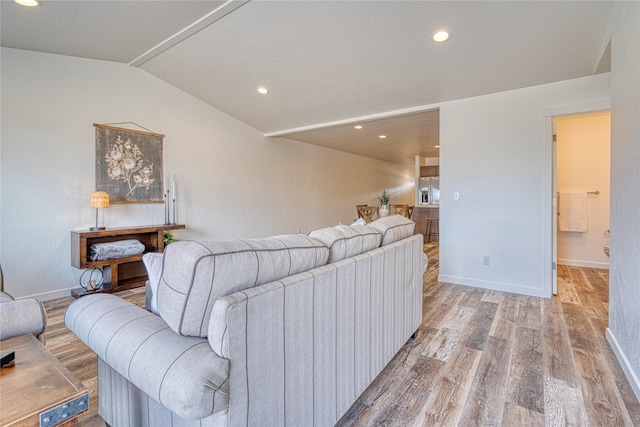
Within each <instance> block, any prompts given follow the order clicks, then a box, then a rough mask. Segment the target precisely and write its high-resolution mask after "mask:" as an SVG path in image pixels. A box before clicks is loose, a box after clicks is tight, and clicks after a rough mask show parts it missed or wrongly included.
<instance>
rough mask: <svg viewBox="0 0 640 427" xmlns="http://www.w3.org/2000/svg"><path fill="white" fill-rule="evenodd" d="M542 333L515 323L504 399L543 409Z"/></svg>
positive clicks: (530, 408) (530, 407)
mask: <svg viewBox="0 0 640 427" xmlns="http://www.w3.org/2000/svg"><path fill="white" fill-rule="evenodd" d="M541 335H542V334H541V333H540V331H538V330H535V329H529V328H524V327H518V329H517V330H516V341H515V346H514V350H513V356H512V357H511V368H510V372H509V384H508V389H507V401H509V402H512V403H514V404H516V405H518V406H521V407H523V408H525V409H529V410H531V411H535V412H539V413H541V414H543V413H544V381H543V374H542V373H543V367H542V343H541Z"/></svg>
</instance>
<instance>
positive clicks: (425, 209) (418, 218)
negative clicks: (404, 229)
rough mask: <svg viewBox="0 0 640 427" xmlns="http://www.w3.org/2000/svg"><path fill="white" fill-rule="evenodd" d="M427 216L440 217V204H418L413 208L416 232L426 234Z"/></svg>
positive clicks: (412, 216) (412, 217)
mask: <svg viewBox="0 0 640 427" xmlns="http://www.w3.org/2000/svg"><path fill="white" fill-rule="evenodd" d="M427 217H431V218H440V205H416V206H415V207H414V208H413V214H412V215H411V219H412V220H413V222H415V223H416V228H415V231H414V234H423V235H424V234H425V233H426V232H427ZM434 237H435V236H432V239H433V238H434Z"/></svg>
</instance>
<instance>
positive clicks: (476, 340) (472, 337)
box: [463, 301, 498, 350]
mask: <svg viewBox="0 0 640 427" xmlns="http://www.w3.org/2000/svg"><path fill="white" fill-rule="evenodd" d="M497 311H498V304H494V303H492V302H482V301H481V302H479V303H478V305H477V307H476V312H475V314H474V315H473V318H472V319H471V321H470V322H469V325H468V326H467V328H466V330H465V333H464V335H463V343H464V345H465V346H467V347H471V348H475V349H476V350H482V349H483V347H484V344H485V342H486V340H487V338H488V337H489V332H490V331H491V325H492V324H493V320H494V318H495V317H496V312H497Z"/></svg>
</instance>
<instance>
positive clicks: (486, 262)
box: [482, 255, 491, 265]
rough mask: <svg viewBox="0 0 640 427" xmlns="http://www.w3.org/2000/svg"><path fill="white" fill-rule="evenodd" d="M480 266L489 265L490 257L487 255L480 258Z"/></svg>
mask: <svg viewBox="0 0 640 427" xmlns="http://www.w3.org/2000/svg"><path fill="white" fill-rule="evenodd" d="M482 265H491V257H490V256H489V255H485V256H483V257H482Z"/></svg>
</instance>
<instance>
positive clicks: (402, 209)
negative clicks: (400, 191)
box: [389, 205, 409, 218]
mask: <svg viewBox="0 0 640 427" xmlns="http://www.w3.org/2000/svg"><path fill="white" fill-rule="evenodd" d="M389 210H390V211H391V212H390V213H391V215H402V216H406V217H407V218H409V205H389Z"/></svg>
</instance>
